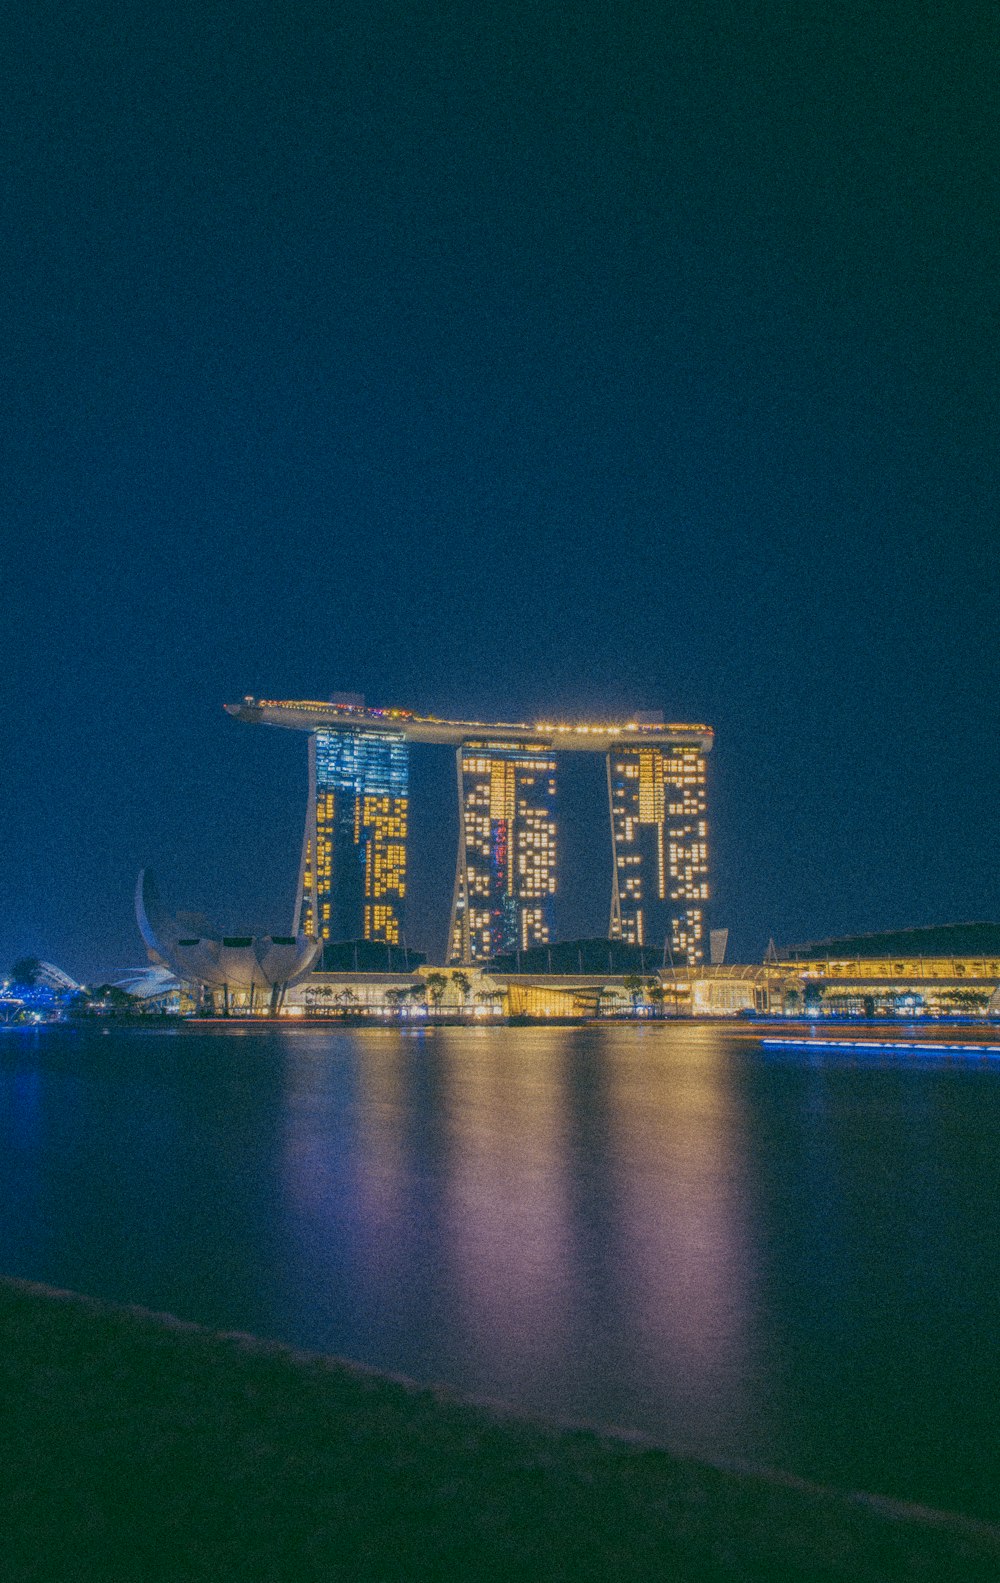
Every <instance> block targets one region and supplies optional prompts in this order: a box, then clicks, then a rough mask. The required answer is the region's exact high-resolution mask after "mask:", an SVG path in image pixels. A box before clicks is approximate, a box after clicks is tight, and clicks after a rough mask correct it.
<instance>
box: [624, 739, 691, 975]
mask: <svg viewBox="0 0 1000 1583" xmlns="http://www.w3.org/2000/svg"><path fill="white" fill-rule="evenodd" d="M607 771H608V802H609V806H610V812H611V841H612V853H613V868H612V875H613V877H612V889H611V928H610V935H611V938H612V939H613V940H622V941H624V942H625V944H626V945H639V946H643V945H653V946H657V945H661V944H664V945H665V946H666V948H667V950H668V951H669V954H670V955H671V957H672V958H673V960H674V961H675V962H676V963H678V964H681V963H683V964H685V965H687V966H689V967H695V966H697V965H698V964H699V963H701V962H703V961H704V958H705V943H704V942H705V903H706V901H707V900H708V824H707V813H706V788H705V757H704V753H703V752H702V750H701V748H700V746H699V745H697V744H683V743H671V744H670V746H669V747H661V746H659V745H658V744H656V745H653V744H651V745H650V746H648V747H646V746H642V747H639V746H635V747H633V746H632V745H628V746H626V745H625V744H622V745H621V746H616V747H615V748H614V749H613V750H612V751H611V752H610V753H609V754H608V756H607Z"/></svg>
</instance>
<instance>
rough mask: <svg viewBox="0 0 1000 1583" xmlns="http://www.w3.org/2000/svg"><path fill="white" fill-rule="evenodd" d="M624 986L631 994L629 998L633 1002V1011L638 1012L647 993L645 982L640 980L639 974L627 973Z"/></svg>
mask: <svg viewBox="0 0 1000 1583" xmlns="http://www.w3.org/2000/svg"><path fill="white" fill-rule="evenodd" d="M624 984H625V988H626V989H627V990H628V992H629V998H630V1000H631V1002H632V1010H633V1011H637V1010H638V1008H639V1003H640V1001H641V1000H642V998H643V995H644V993H645V989H646V983H645V980H644V979H642V978H640V976H639V974H638V973H626V975H625V979H624Z"/></svg>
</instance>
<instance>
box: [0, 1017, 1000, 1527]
mask: <svg viewBox="0 0 1000 1583" xmlns="http://www.w3.org/2000/svg"><path fill="white" fill-rule="evenodd" d="M998 1145H1000V1087H998V1085H997V1071H996V1068H995V1066H992V1065H991V1066H990V1067H988V1068H986V1067H984V1066H982V1065H976V1064H975V1060H974V1059H973V1058H971V1057H970V1061H969V1062H963V1060H962V1058H961V1057H953V1058H952V1059H951V1060H950V1061H949V1062H948V1063H947V1064H942V1062H941V1060H940V1058H939V1057H936V1056H935V1057H928V1059H927V1060H926V1061H925V1060H923V1059H922V1057H919V1056H911V1057H910V1058H909V1060H907V1059H904V1058H902V1057H900V1056H899V1055H893V1054H892V1053H886V1052H884V1051H883V1052H872V1053H871V1054H869V1055H865V1056H862V1057H860V1058H859V1057H858V1056H857V1053H856V1052H850V1051H847V1052H845V1051H841V1050H836V1051H828V1052H823V1053H819V1052H818V1051H817V1050H815V1049H812V1050H809V1049H805V1050H802V1049H799V1050H795V1049H792V1048H790V1047H782V1048H781V1049H780V1051H776V1050H767V1051H765V1050H762V1049H761V1047H760V1044H759V1041H756V1040H750V1039H747V1038H742V1039H741V1038H739V1037H737V1036H735V1035H734V1034H732V1033H730V1032H728V1031H725V1030H721V1029H718V1028H711V1027H700V1028H697V1027H686V1028H685V1027H670V1026H656V1025H653V1024H645V1025H641V1026H638V1027H635V1026H632V1027H629V1026H616V1027H610V1028H581V1029H553V1028H539V1029H534V1028H526V1029H516V1030H515V1029H482V1030H473V1029H469V1030H464V1029H439V1030H435V1031H430V1030H428V1031H423V1032H421V1033H419V1034H405V1033H401V1032H396V1031H392V1030H366V1031H364V1032H355V1031H348V1030H337V1031H333V1032H329V1033H328V1032H325V1031H323V1030H315V1029H304V1028H295V1029H282V1028H279V1029H273V1030H264V1031H261V1032H257V1031H253V1032H250V1033H245V1032H242V1031H240V1030H236V1029H232V1030H225V1031H220V1032H219V1033H217V1034H212V1035H204V1034H198V1033H195V1032H193V1031H190V1030H184V1031H181V1032H178V1033H175V1034H167V1033H156V1034H154V1033H148V1034H147V1033H143V1032H138V1033H133V1032H112V1033H111V1034H109V1035H105V1036H100V1035H99V1034H98V1033H96V1032H94V1033H90V1032H83V1031H81V1032H76V1031H73V1030H58V1029H56V1030H41V1031H40V1032H39V1033H37V1034H32V1033H28V1034H16V1035H13V1036H8V1037H5V1038H4V1039H2V1040H0V1203H2V1205H3V1214H2V1217H0V1268H3V1269H4V1270H6V1271H8V1272H9V1273H12V1274H16V1275H22V1276H25V1277H27V1278H29V1279H36V1280H43V1281H49V1282H52V1283H53V1284H56V1285H63V1286H70V1287H75V1288H78V1289H81V1290H85V1291H90V1292H94V1293H97V1294H100V1295H104V1296H107V1297H110V1298H113V1299H117V1300H124V1301H133V1302H141V1303H145V1304H148V1305H150V1306H152V1307H154V1308H163V1309H169V1310H172V1311H174V1312H176V1313H180V1314H182V1315H184V1316H185V1317H189V1318H193V1319H198V1320H201V1321H203V1322H205V1323H207V1324H211V1325H216V1326H223V1327H235V1328H244V1329H250V1330H256V1331H258V1332H260V1333H263V1334H270V1335H276V1336H280V1337H282V1338H284V1339H287V1340H289V1341H292V1342H295V1343H297V1344H300V1345H305V1346H311V1347H318V1348H321V1349H324V1350H331V1351H338V1352H343V1353H346V1354H347V1355H350V1356H355V1357H359V1358H362V1359H364V1360H366V1361H369V1362H372V1363H375V1364H378V1365H380V1366H383V1367H387V1368H390V1369H395V1370H401V1371H403V1372H406V1373H410V1374H413V1375H415V1376H417V1377H418V1378H422V1379H434V1380H445V1381H448V1382H450V1383H453V1384H455V1385H457V1386H460V1387H462V1388H465V1389H470V1390H473V1391H477V1392H479V1393H482V1394H489V1395H495V1396H499V1397H505V1398H509V1399H512V1400H515V1401H519V1402H522V1403H525V1404H527V1405H532V1406H538V1407H541V1408H544V1409H546V1410H549V1411H554V1412H557V1413H561V1414H564V1415H567V1416H571V1417H580V1418H589V1419H592V1420H599V1421H605V1422H610V1423H619V1424H626V1425H630V1426H633V1427H638V1428H643V1429H647V1430H650V1431H652V1432H654V1433H656V1434H659V1435H662V1436H663V1437H664V1438H665V1439H666V1440H667V1441H668V1442H669V1443H671V1444H673V1445H675V1446H678V1447H679V1448H681V1449H685V1450H688V1451H692V1452H695V1453H698V1454H702V1455H707V1456H714V1457H732V1456H737V1457H746V1458H749V1459H753V1460H760V1461H764V1462H767V1463H769V1464H771V1465H775V1466H780V1467H784V1468H788V1469H790V1470H792V1471H795V1472H798V1473H801V1474H803V1475H807V1476H812V1477H817V1478H825V1479H829V1480H832V1481H834V1482H838V1483H842V1484H849V1485H852V1486H863V1487H869V1488H874V1489H880V1490H884V1491H886V1492H887V1493H892V1494H896V1495H900V1496H904V1497H908V1498H913V1499H921V1500H927V1501H930V1502H932V1503H936V1504H943V1505H952V1506H961V1507H964V1508H965V1509H967V1510H973V1511H978V1512H982V1513H984V1514H987V1515H994V1516H996V1515H997V1514H998V1510H1000V1503H998V1501H997V1497H996V1496H995V1494H994V1492H993V1487H992V1473H991V1467H992V1465H995V1462H996V1453H997V1450H998V1449H1000V1442H998V1436H997V1431H996V1428H995V1426H994V1424H993V1413H992V1403H993V1402H994V1401H995V1400H996V1398H997V1394H998V1387H1000V1358H998V1348H997V1342H996V1337H997V1335H998V1334H1000V1323H998V1321H1000V1302H998V1295H997V1280H996V1271H997V1269H998V1268H1000V1217H998V1213H997V1208H996V1202H995V1193H994V1192H993V1189H992V1183H993V1176H994V1173H995V1164H996V1159H997V1154H998Z"/></svg>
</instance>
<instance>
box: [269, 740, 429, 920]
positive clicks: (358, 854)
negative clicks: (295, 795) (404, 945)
mask: <svg viewBox="0 0 1000 1583" xmlns="http://www.w3.org/2000/svg"><path fill="white" fill-rule="evenodd" d="M408 812H409V748H408V747H407V744H406V741H405V740H404V738H403V737H402V736H401V735H400V734H399V733H398V732H387V731H376V730H371V729H355V730H351V729H346V730H345V729H339V730H331V729H329V728H327V727H321V728H320V729H319V730H317V731H314V732H313V733H312V734H311V736H310V738H309V806H308V810H307V814H306V828H305V834H304V836H303V842H302V864H301V868H300V873H299V898H298V905H297V909H296V919H295V932H296V933H298V932H299V931H300V930H301V931H302V932H303V933H304V934H309V935H315V936H317V938H318V939H320V940H322V941H324V942H326V941H331V940H378V941H384V942H385V943H386V944H388V945H398V944H399V941H400V935H401V929H402V908H403V899H404V897H405V895H406V836H407V820H408Z"/></svg>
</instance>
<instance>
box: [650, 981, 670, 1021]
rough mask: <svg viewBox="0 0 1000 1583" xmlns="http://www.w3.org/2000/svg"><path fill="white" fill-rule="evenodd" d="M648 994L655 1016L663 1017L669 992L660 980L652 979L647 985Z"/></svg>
mask: <svg viewBox="0 0 1000 1583" xmlns="http://www.w3.org/2000/svg"><path fill="white" fill-rule="evenodd" d="M646 994H647V995H648V997H649V1000H650V1002H651V1004H652V1007H653V1016H654V1017H662V1016H663V1003H664V1001H665V1000H666V998H667V992H666V990H665V989H664V987H663V985H662V984H661V983H660V981H659V979H658V978H651V979H650V981H649V983H648V984H647V985H646Z"/></svg>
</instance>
